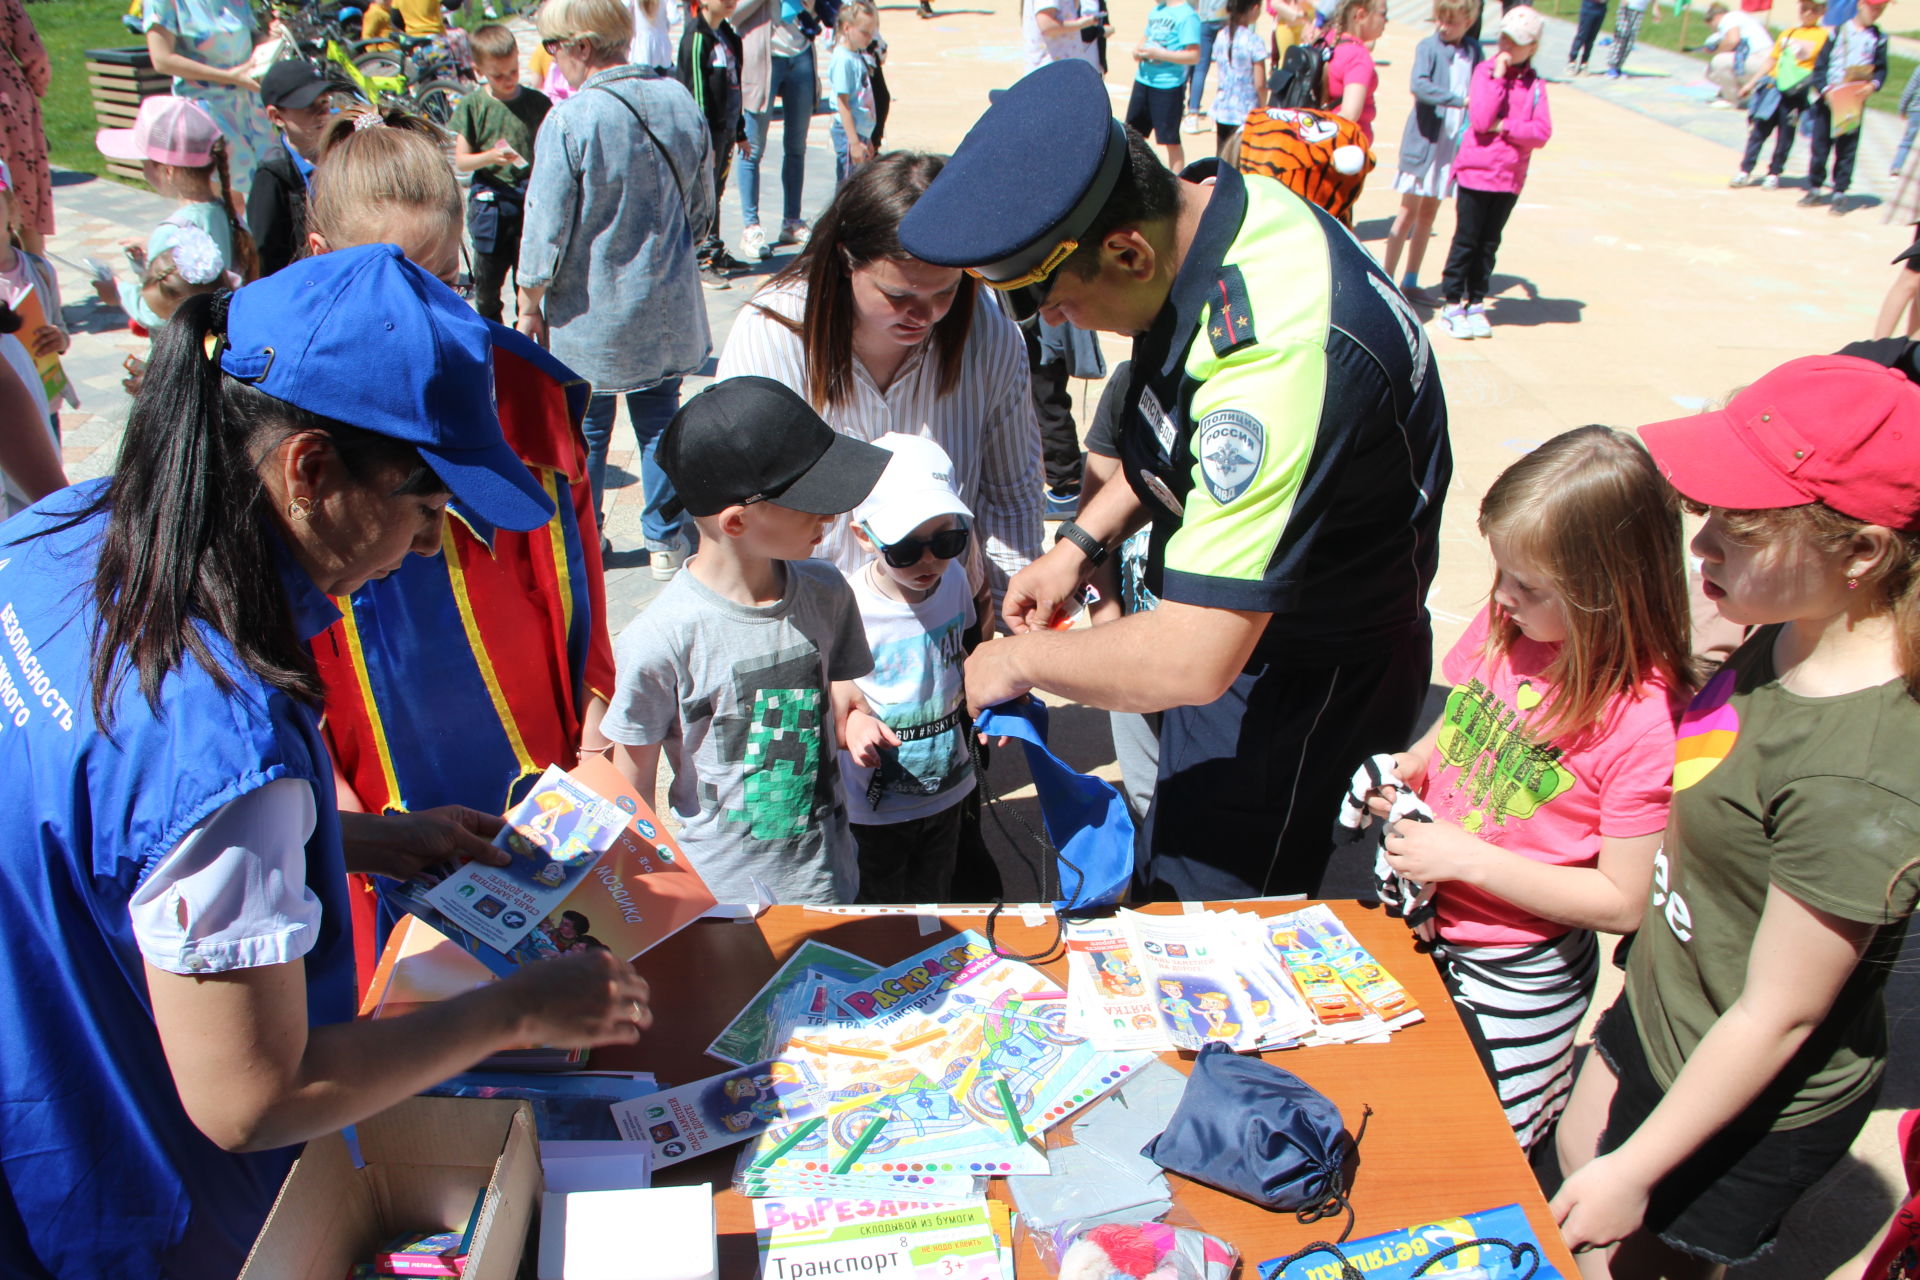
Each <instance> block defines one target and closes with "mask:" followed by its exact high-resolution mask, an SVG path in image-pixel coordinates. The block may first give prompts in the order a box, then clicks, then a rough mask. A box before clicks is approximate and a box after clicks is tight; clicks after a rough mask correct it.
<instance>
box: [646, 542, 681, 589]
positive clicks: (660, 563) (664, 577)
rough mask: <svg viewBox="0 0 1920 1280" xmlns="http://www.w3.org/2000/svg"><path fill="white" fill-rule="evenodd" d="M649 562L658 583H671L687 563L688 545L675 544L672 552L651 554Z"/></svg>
mask: <svg viewBox="0 0 1920 1280" xmlns="http://www.w3.org/2000/svg"><path fill="white" fill-rule="evenodd" d="M647 561H648V565H649V567H650V568H651V569H652V570H653V576H654V578H655V579H656V580H657V581H660V582H668V581H671V580H672V578H673V575H674V574H676V573H678V572H680V566H681V565H683V564H685V563H686V562H687V548H686V544H685V543H675V544H674V546H673V549H672V550H670V551H653V552H649V553H648V555H647Z"/></svg>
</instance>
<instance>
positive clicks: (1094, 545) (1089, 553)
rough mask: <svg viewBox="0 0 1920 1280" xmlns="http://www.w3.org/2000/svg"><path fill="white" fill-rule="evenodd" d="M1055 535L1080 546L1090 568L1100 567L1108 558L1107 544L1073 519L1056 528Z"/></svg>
mask: <svg viewBox="0 0 1920 1280" xmlns="http://www.w3.org/2000/svg"><path fill="white" fill-rule="evenodd" d="M1054 536H1055V537H1056V538H1057V539H1058V540H1059V541H1061V542H1071V543H1072V544H1073V545H1074V546H1076V547H1078V548H1080V553H1081V554H1082V555H1084V556H1086V558H1087V568H1089V569H1097V568H1099V567H1100V562H1101V561H1102V560H1105V559H1106V558H1107V548H1106V545H1105V544H1104V543H1102V542H1101V541H1100V539H1098V538H1096V537H1094V536H1093V535H1092V534H1090V533H1088V532H1087V531H1086V530H1085V529H1082V528H1081V527H1080V526H1079V525H1077V524H1075V523H1074V522H1073V521H1071V520H1068V521H1066V522H1065V523H1064V524H1062V525H1060V526H1059V528H1057V529H1055V530H1054Z"/></svg>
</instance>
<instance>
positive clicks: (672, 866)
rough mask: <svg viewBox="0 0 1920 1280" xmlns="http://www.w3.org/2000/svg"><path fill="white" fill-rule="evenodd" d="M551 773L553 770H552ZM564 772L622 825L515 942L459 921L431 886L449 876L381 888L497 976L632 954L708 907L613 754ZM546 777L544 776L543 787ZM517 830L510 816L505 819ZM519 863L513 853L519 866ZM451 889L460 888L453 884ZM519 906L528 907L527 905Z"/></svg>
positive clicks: (707, 897)
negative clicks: (545, 964)
mask: <svg viewBox="0 0 1920 1280" xmlns="http://www.w3.org/2000/svg"><path fill="white" fill-rule="evenodd" d="M555 772H557V771H556V770H551V769H550V770H549V771H548V775H549V776H551V775H553V774H554V773H555ZM561 777H562V778H563V779H565V780H567V781H568V782H569V784H570V785H573V786H576V787H578V788H579V789H581V790H584V791H586V792H587V793H589V794H590V795H592V796H593V797H594V799H596V800H598V801H600V802H601V803H602V804H603V805H606V806H607V807H609V808H611V809H612V810H614V811H615V812H616V813H617V814H618V817H619V823H620V826H619V829H618V830H617V831H616V832H615V833H614V834H613V836H612V837H611V843H610V847H609V848H608V850H607V851H606V852H605V853H604V854H603V855H601V856H599V857H598V858H597V861H596V862H595V863H594V864H592V865H591V866H590V868H589V869H588V870H587V871H585V872H583V873H581V874H577V875H572V876H569V877H567V879H566V888H565V889H564V890H562V891H561V892H560V894H559V896H558V898H557V899H551V900H550V901H549V902H548V903H547V905H546V907H545V909H544V910H542V911H541V913H540V915H539V916H537V917H535V919H536V923H534V924H532V925H528V926H526V927H525V928H524V929H523V930H522V931H521V936H520V939H519V940H518V941H517V942H516V943H514V944H513V945H511V946H508V947H504V948H503V947H499V946H497V945H495V943H494V941H493V939H492V938H490V937H489V936H488V935H487V934H485V933H482V932H480V931H478V930H470V929H468V928H465V927H463V926H462V923H461V921H460V919H459V918H458V917H456V916H455V915H454V914H453V913H452V912H449V911H446V910H444V909H443V908H442V907H441V905H440V903H439V900H438V897H437V895H439V894H440V893H441V891H443V890H445V889H446V888H447V884H448V883H449V882H451V881H452V880H453V879H454V877H453V876H450V877H448V880H447V881H443V882H442V883H441V884H440V885H438V886H434V885H429V884H427V883H426V882H425V881H422V880H409V881H407V882H406V883H404V884H401V885H398V886H393V887H388V888H384V889H383V892H385V893H386V894H387V895H388V897H389V898H390V899H391V900H392V901H393V902H394V904H395V905H397V906H399V907H401V908H402V909H404V910H405V911H407V912H408V913H409V914H411V915H414V916H417V917H419V919H420V920H421V921H423V922H424V923H426V924H428V925H431V926H432V927H433V928H434V929H436V930H438V931H439V932H440V933H441V934H444V935H445V936H446V937H448V938H450V939H452V940H453V941H454V942H455V943H456V944H457V945H459V946H460V947H461V948H462V949H464V950H465V951H467V952H468V953H469V954H470V955H472V956H473V957H474V958H475V959H477V960H479V961H480V962H481V963H482V964H484V965H485V966H486V967H487V968H488V969H489V970H491V971H492V972H493V973H496V974H499V975H501V976H503V977H504V976H505V975H507V974H509V973H512V972H513V971H514V970H515V969H516V968H518V967H519V966H521V965H523V964H526V963H528V962H529V961H533V960H539V959H544V958H545V957H547V956H553V955H559V954H561V953H562V952H565V951H571V950H574V949H576V948H581V947H596V946H601V947H606V948H607V949H608V950H610V951H612V952H613V953H614V954H615V955H619V956H623V957H625V958H626V959H629V960H632V959H635V958H636V957H638V956H640V955H641V954H642V953H644V952H646V951H648V950H649V949H651V948H652V947H654V946H657V945H658V944H659V943H660V942H661V941H663V940H664V939H666V938H669V937H671V936H673V935H674V934H675V933H678V932H679V931H680V930H681V929H684V928H685V927H686V926H687V925H689V924H691V923H693V921H695V920H697V919H699V918H700V917H701V916H702V915H704V914H705V913H706V911H707V910H708V908H710V907H712V906H713V904H714V898H713V894H712V893H711V892H710V891H709V890H708V889H707V886H706V882H705V881H703V880H702V879H701V878H700V874H699V873H698V872H697V871H695V870H694V869H693V866H692V864H691V863H689V862H688V861H687V857H686V855H685V854H684V853H682V852H681V851H680V846H679V845H678V844H677V843H675V841H674V839H673V837H672V836H671V835H669V834H668V833H667V831H666V830H665V829H664V828H663V827H662V826H661V824H660V821H659V819H658V818H657V817H655V816H654V812H653V809H652V806H650V805H649V804H648V803H647V802H646V801H645V800H644V799H642V798H641V796H640V795H639V793H637V792H636V791H634V789H633V788H632V787H631V786H630V785H628V783H627V780H626V779H625V778H624V777H622V776H621V774H620V771H619V770H618V769H616V768H615V767H614V766H613V765H612V764H611V763H609V762H608V761H606V760H604V759H602V758H601V757H599V756H588V757H586V758H585V759H583V760H582V761H581V762H580V764H579V766H578V767H576V768H575V769H574V770H573V771H572V772H571V773H570V774H563V775H561ZM545 781H546V779H545V778H543V779H542V785H543V786H544V784H545ZM538 794H539V791H538V789H537V788H536V791H535V795H534V796H529V797H528V800H527V802H525V803H523V804H521V805H518V806H516V807H515V810H514V812H515V813H516V814H517V813H519V812H520V811H521V810H523V809H525V808H526V807H527V804H529V803H531V804H536V805H537V804H539V803H540V802H539V801H538V800H537V799H536V798H535V797H536V796H537V795H538ZM547 803H549V804H551V803H553V802H551V801H549V802H547ZM511 821H512V819H511V818H510V822H511ZM513 829H514V828H513V827H512V826H511V825H510V826H509V827H508V828H507V830H508V831H512V830H513ZM505 835H506V832H502V836H503V837H505ZM520 865H521V863H520V861H519V860H516V867H518V866H520ZM513 869H514V868H508V869H507V870H509V871H511V870H513ZM469 870H473V871H481V872H493V869H492V868H473V867H468V868H462V871H469ZM459 874H460V872H456V873H455V875H456V876H457V875H459ZM494 874H498V873H497V872H495V873H494ZM453 892H454V893H455V895H456V896H459V895H458V890H457V889H455V890H454V891H453ZM476 896H477V895H476ZM549 896H550V895H549ZM462 900H463V901H464V900H465V899H462ZM535 909H537V908H535ZM516 911H517V912H518V914H522V915H525V914H531V910H529V909H516ZM763 1056H764V1055H763Z"/></svg>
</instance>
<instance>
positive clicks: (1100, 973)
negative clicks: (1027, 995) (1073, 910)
mask: <svg viewBox="0 0 1920 1280" xmlns="http://www.w3.org/2000/svg"><path fill="white" fill-rule="evenodd" d="M1066 945H1067V990H1068V991H1069V992H1071V993H1072V995H1073V1003H1072V1005H1071V1006H1070V1010H1069V1021H1068V1026H1069V1027H1070V1028H1071V1029H1072V1030H1074V1031H1077V1032H1079V1033H1080V1034H1081V1035H1083V1036H1086V1037H1087V1038H1088V1039H1089V1040H1091V1041H1092V1042H1093V1043H1094V1044H1096V1045H1098V1046H1099V1047H1101V1048H1102V1049H1158V1048H1160V1047H1161V1045H1163V1044H1164V1043H1165V1042H1166V1037H1165V1035H1163V1034H1162V1032H1161V1029H1160V1014H1159V1011H1158V1010H1157V1009H1155V1007H1154V1004H1153V1001H1152V1000H1151V999H1149V998H1148V996H1147V981H1146V978H1145V977H1143V976H1142V975H1141V973H1140V967H1139V966H1138V965H1137V964H1135V963H1134V960H1133V943H1132V942H1131V941H1130V940H1129V939H1128V938H1127V935H1126V932H1125V931H1124V930H1122V929H1121V928H1120V927H1119V926H1118V925H1116V924H1114V923H1113V922H1112V921H1110V920H1076V921H1073V922H1071V923H1069V924H1068V925H1067V942H1066Z"/></svg>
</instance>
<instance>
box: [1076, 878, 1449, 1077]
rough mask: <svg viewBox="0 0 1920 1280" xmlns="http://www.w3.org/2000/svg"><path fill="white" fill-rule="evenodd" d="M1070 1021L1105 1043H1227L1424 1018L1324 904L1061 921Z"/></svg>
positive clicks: (1378, 1032)
mask: <svg viewBox="0 0 1920 1280" xmlns="http://www.w3.org/2000/svg"><path fill="white" fill-rule="evenodd" d="M1067 961H1068V975H1069V977H1068V991H1069V994H1070V997H1071V998H1070V1001H1069V1016H1068V1021H1067V1026H1068V1027H1069V1029H1071V1030H1073V1031H1074V1032H1076V1033H1078V1034H1080V1035H1084V1036H1086V1037H1087V1039H1088V1040H1089V1041H1091V1042H1092V1043H1093V1044H1095V1045H1097V1046H1099V1047H1101V1048H1105V1049H1148V1050H1156V1051H1169V1050H1176V1049H1192V1050H1197V1049H1200V1048H1202V1047H1204V1046H1205V1045H1207V1044H1208V1043H1209V1042H1213V1041H1219V1042H1221V1043H1224V1044H1226V1045H1228V1046H1230V1047H1231V1048H1233V1049H1236V1050H1256V1049H1276V1048H1288V1047H1292V1046H1296V1045H1307V1044H1325V1043H1351V1042H1355V1041H1372V1040H1384V1039H1385V1038H1386V1037H1387V1035H1388V1033H1389V1032H1391V1031H1393V1030H1395V1029H1397V1028H1399V1027H1403V1026H1407V1025H1409V1024H1410V1023H1413V1022H1418V1021H1420V1020H1421V1019H1422V1017H1423V1015H1422V1014H1421V1013H1420V1010H1419V1006H1418V1005H1417V1004H1416V1003H1415V1002H1414V1000H1413V998H1412V997H1411V996H1409V995H1408V994H1407V992H1406V990H1405V988H1403V987H1402V986H1401V985H1400V984H1399V983H1398V982H1396V981H1394V979H1393V977H1392V975H1391V974H1389V973H1388V972H1387V971H1386V969H1385V968H1384V967H1382V966H1381V965H1380V963H1379V962H1378V961H1377V960H1375V959H1374V958H1373V956H1372V955H1370V954H1369V953H1368V952H1367V950H1366V948H1365V947H1363V946H1361V945H1360V942H1359V939H1357V938H1355V937H1354V936H1353V933H1352V932H1351V931H1350V930H1349V929H1348V928H1347V927H1346V926H1345V925H1343V924H1341V923H1340V919H1339V917H1338V916H1336V915H1334V913H1333V912H1332V911H1331V910H1330V909H1329V908H1327V907H1326V906H1324V905H1315V906H1312V907H1308V908H1306V909H1304V910H1300V911H1294V912H1289V913H1287V914H1285V915H1278V916H1267V917H1262V916H1258V915H1255V914H1254V913H1252V912H1250V911H1200V912H1193V913H1190V914H1186V915H1177V916H1165V915H1147V914H1144V913H1141V912H1137V911H1121V912H1119V913H1117V914H1116V915H1115V916H1114V917H1113V918H1112V919H1111V920H1100V921H1083V922H1074V923H1070V924H1068V926H1067Z"/></svg>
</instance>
